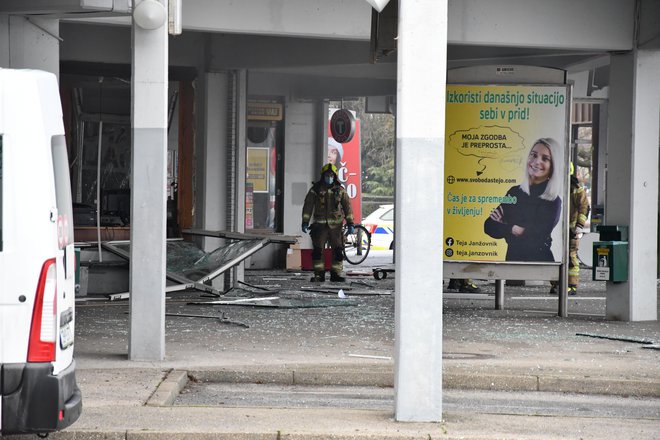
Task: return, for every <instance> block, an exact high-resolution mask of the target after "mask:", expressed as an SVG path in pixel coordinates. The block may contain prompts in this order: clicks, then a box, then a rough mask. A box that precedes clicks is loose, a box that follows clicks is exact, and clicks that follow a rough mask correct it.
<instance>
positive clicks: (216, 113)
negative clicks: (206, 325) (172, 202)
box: [200, 73, 231, 252]
mask: <svg viewBox="0 0 660 440" xmlns="http://www.w3.org/2000/svg"><path fill="white" fill-rule="evenodd" d="M205 80H206V94H205V96H204V106H205V118H206V124H205V126H206V130H205V131H204V146H203V151H201V154H203V155H204V160H203V161H201V162H200V165H201V166H202V167H203V169H204V173H203V174H204V176H203V178H204V183H203V186H202V187H201V192H202V206H203V212H202V213H201V216H202V225H201V226H202V228H203V229H209V230H211V231H214V230H226V229H227V190H226V185H227V170H228V165H227V148H231V146H230V145H227V112H228V110H229V109H228V107H227V100H228V99H229V86H228V85H229V74H228V73H207V74H206V78H205ZM221 242H222V240H221V239H219V238H213V237H206V238H204V250H205V251H206V252H211V251H212V250H214V249H217V248H218V246H220V244H221Z"/></svg>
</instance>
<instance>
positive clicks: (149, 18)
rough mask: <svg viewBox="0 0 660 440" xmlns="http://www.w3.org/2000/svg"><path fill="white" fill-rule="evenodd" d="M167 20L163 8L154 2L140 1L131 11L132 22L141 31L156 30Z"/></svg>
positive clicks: (153, 0) (150, 0)
mask: <svg viewBox="0 0 660 440" xmlns="http://www.w3.org/2000/svg"><path fill="white" fill-rule="evenodd" d="M166 19H167V11H166V10H165V6H163V5H162V4H161V3H159V2H157V1H156V0H142V1H141V2H140V3H139V4H138V5H137V6H136V7H135V9H133V20H135V23H136V24H137V25H138V26H140V27H141V28H142V29H146V30H149V31H152V30H154V29H158V28H159V27H161V26H162V25H163V24H165V20H166Z"/></svg>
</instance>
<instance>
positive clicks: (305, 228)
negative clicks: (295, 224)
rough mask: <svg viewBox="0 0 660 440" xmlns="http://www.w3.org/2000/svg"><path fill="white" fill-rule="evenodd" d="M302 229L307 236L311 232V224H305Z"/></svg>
mask: <svg viewBox="0 0 660 440" xmlns="http://www.w3.org/2000/svg"><path fill="white" fill-rule="evenodd" d="M301 229H302V231H303V234H307V233H308V232H309V231H310V228H309V223H308V222H303V224H302V227H301Z"/></svg>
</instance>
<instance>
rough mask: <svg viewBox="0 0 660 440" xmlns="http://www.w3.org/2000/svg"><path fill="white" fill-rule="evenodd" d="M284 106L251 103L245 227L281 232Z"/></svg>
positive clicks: (251, 101)
mask: <svg viewBox="0 0 660 440" xmlns="http://www.w3.org/2000/svg"><path fill="white" fill-rule="evenodd" d="M282 112H283V105H282V104H281V103H280V102H279V101H277V100H269V99H266V100H263V99H262V100H250V101H249V102H248V122H247V142H246V146H247V154H246V175H245V229H246V230H261V231H270V232H279V231H281V230H282V227H281V218H282V213H281V206H282V200H281V196H282V191H281V182H282V172H283V167H282V151H283V148H282V147H283V145H282V143H283V139H284V136H283V123H282Z"/></svg>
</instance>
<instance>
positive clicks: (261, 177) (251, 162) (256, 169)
mask: <svg viewBox="0 0 660 440" xmlns="http://www.w3.org/2000/svg"><path fill="white" fill-rule="evenodd" d="M269 157H270V149H269V148H261V147H248V149H247V177H246V179H245V180H246V183H250V184H252V188H253V191H254V192H255V193H261V192H268V160H269Z"/></svg>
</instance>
